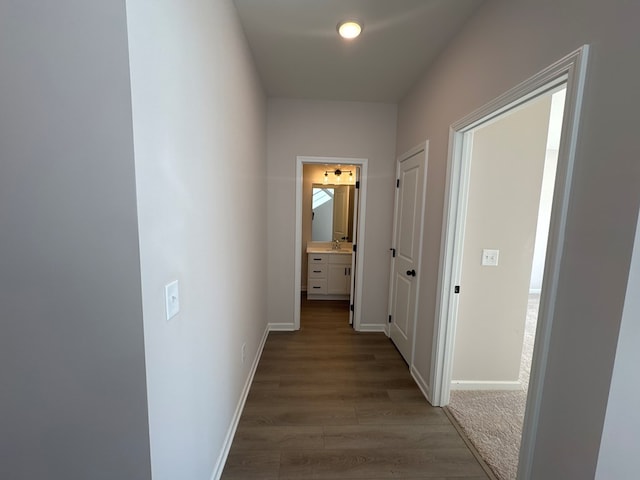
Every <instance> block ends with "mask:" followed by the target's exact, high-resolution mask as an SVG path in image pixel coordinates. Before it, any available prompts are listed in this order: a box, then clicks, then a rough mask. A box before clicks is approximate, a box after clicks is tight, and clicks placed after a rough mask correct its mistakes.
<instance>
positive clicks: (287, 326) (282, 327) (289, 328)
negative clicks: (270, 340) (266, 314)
mask: <svg viewBox="0 0 640 480" xmlns="http://www.w3.org/2000/svg"><path fill="white" fill-rule="evenodd" d="M295 329H296V328H295V326H294V325H293V323H270V324H269V331H270V332H293V331H294V330H295Z"/></svg>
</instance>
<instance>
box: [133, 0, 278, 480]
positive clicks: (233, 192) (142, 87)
mask: <svg viewBox="0 0 640 480" xmlns="http://www.w3.org/2000/svg"><path fill="white" fill-rule="evenodd" d="M127 18H128V27H129V37H130V55H131V89H132V99H133V119H134V121H133V131H134V144H135V168H136V183H137V195H138V218H139V229H140V252H141V266H142V302H143V310H144V331H145V347H146V359H147V384H148V396H149V423H150V425H149V427H150V441H151V463H152V470H153V478H154V479H155V480H161V479H168V480H169V479H171V480H174V479H178V478H184V479H208V478H211V477H212V472H218V471H219V470H220V469H221V467H222V464H221V463H222V460H223V458H222V456H221V453H222V451H223V447H224V441H225V438H226V435H227V433H228V432H229V428H230V426H231V422H232V418H233V415H234V413H235V410H236V408H237V406H238V401H239V400H240V396H241V392H242V389H243V387H244V385H245V382H246V381H247V378H248V375H249V371H250V367H251V364H252V362H253V360H254V358H255V356H256V354H257V350H258V347H259V344H260V341H261V339H262V337H263V335H264V334H265V330H266V324H267V323H266V315H265V310H266V291H267V289H266V284H267V279H266V257H267V252H266V239H265V233H266V221H267V220H266V219H267V210H266V183H265V177H266V160H265V157H266V135H265V132H266V99H265V96H264V93H263V91H262V88H261V87H260V84H259V81H258V78H257V75H256V73H255V71H254V68H253V64H252V59H251V55H250V53H249V51H248V48H247V45H246V42H245V38H244V35H243V32H242V29H241V27H240V25H239V23H238V19H237V16H236V13H235V9H234V6H233V4H232V2H231V1H230V0H218V1H209V0H194V1H190V2H176V1H174V0H160V1H154V2H149V1H145V0H130V1H128V2H127ZM174 279H177V280H178V281H179V284H180V297H181V311H180V313H179V314H178V315H177V316H176V317H174V318H173V319H171V320H170V321H168V322H167V321H166V319H165V311H164V285H166V284H167V283H169V282H170V281H172V280H174ZM244 343H246V361H245V363H244V364H243V363H242V361H241V359H242V355H241V348H242V345H243V344H244Z"/></svg>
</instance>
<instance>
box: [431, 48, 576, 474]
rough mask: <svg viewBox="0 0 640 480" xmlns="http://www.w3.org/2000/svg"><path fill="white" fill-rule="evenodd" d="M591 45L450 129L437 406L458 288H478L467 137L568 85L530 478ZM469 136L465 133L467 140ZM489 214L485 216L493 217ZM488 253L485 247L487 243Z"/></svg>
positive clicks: (449, 364) (527, 454) (529, 422)
mask: <svg viewBox="0 0 640 480" xmlns="http://www.w3.org/2000/svg"><path fill="white" fill-rule="evenodd" d="M587 54H588V47H587V46H586V45H585V46H583V47H581V48H580V49H578V50H576V51H575V52H573V53H571V54H569V55H567V56H566V57H564V58H562V59H560V60H559V61H557V62H556V63H554V64H553V65H551V66H549V67H548V68H546V69H544V70H543V71H541V72H539V73H538V74H536V75H534V76H533V77H531V78H530V79H528V80H526V81H525V82H523V83H522V84H520V85H518V86H516V87H514V88H513V89H511V90H510V91H508V92H506V93H505V94H503V95H501V96H500V97H498V98H496V99H495V100H493V101H492V102H490V103H488V104H487V105H485V106H483V107H482V108H480V109H478V110H477V111H475V112H473V113H471V114H469V115H468V116H467V117H465V118H463V119H462V120H460V121H458V122H456V123H455V124H453V125H452V126H451V142H450V145H451V148H450V153H449V155H450V156H449V167H448V171H447V192H446V195H445V202H446V203H445V215H444V218H443V238H442V254H441V255H442V256H441V268H440V274H439V283H438V290H439V298H438V304H437V305H436V323H435V329H434V330H435V331H434V339H433V341H434V353H433V357H432V363H431V381H430V387H431V391H432V392H433V395H432V403H433V404H434V405H439V406H446V405H447V404H448V403H449V400H450V386H451V380H452V373H453V345H454V339H455V333H456V319H457V315H458V308H459V298H460V292H461V291H462V290H463V289H465V288H467V289H468V288H472V289H473V287H474V285H469V284H467V285H466V286H465V285H463V284H462V283H461V267H462V256H463V255H462V251H463V245H464V243H463V242H464V221H465V219H466V215H467V205H468V193H469V192H468V185H469V174H470V165H469V163H468V162H465V160H464V159H465V158H467V159H468V149H469V147H470V144H469V142H468V141H467V142H465V135H466V134H467V132H470V131H472V130H473V129H474V128H476V127H478V126H479V125H482V124H488V122H491V121H494V120H495V119H497V118H499V117H500V116H501V115H502V114H504V113H505V112H507V111H510V110H514V109H517V108H520V107H522V106H523V105H524V104H526V103H527V102H528V101H530V100H532V99H534V98H537V97H539V96H540V95H542V94H544V93H546V92H549V91H551V90H553V89H555V88H557V87H559V86H560V85H562V84H565V85H566V89H567V90H566V102H565V107H564V118H563V122H562V135H561V140H560V145H559V154H558V167H557V173H556V181H555V186H554V192H553V201H552V212H551V219H550V227H549V235H548V246H547V253H546V259H545V266H544V275H543V276H544V286H543V288H542V292H541V294H540V308H539V313H538V321H537V328H536V334H535V349H534V352H533V358H532V368H531V377H530V381H529V390H528V394H527V399H526V408H525V416H524V425H523V429H522V441H521V447H520V455H519V463H518V470H517V471H518V478H519V479H522V480H527V479H529V478H530V476H531V466H532V459H533V449H534V445H535V437H536V430H537V425H538V419H539V412H540V405H541V402H542V393H543V385H544V375H545V366H546V358H547V353H548V350H549V342H550V336H551V335H550V334H551V324H552V320H553V318H554V314H555V299H556V293H557V284H558V277H559V272H560V261H561V258H562V254H563V247H564V241H563V239H564V231H565V226H566V218H567V211H568V205H569V198H570V186H571V175H572V169H573V162H574V158H575V151H576V139H577V131H578V123H579V122H578V121H579V117H580V110H581V102H582V92H583V90H584V83H585V77H586V65H587ZM467 140H468V137H467ZM489 213H490V212H488V213H487V214H489ZM483 250H485V249H484V248H483ZM486 250H487V252H481V255H482V256H481V258H480V259H479V260H481V261H482V259H484V258H485V256H486V261H488V262H495V261H496V260H497V261H498V262H500V253H499V252H495V251H493V252H492V250H496V248H493V247H488V248H486Z"/></svg>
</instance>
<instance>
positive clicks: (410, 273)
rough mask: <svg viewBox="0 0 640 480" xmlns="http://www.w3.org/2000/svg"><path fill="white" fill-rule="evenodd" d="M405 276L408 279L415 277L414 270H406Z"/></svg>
mask: <svg viewBox="0 0 640 480" xmlns="http://www.w3.org/2000/svg"><path fill="white" fill-rule="evenodd" d="M407 275H408V276H410V277H415V276H416V271H415V270H407Z"/></svg>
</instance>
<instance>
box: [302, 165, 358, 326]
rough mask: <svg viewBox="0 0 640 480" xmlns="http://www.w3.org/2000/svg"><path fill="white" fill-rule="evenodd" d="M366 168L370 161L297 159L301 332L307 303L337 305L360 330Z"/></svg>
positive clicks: (350, 322)
mask: <svg viewBox="0 0 640 480" xmlns="http://www.w3.org/2000/svg"><path fill="white" fill-rule="evenodd" d="M366 167H367V160H366V159H354V158H336V157H298V158H297V172H296V242H295V269H296V271H295V277H296V278H295V312H294V328H295V329H296V330H298V329H299V328H300V315H301V306H302V303H303V302H302V300H303V299H304V300H305V303H304V304H305V305H307V306H308V305H309V301H311V302H334V305H335V306H336V307H339V308H343V309H344V310H345V311H346V313H347V318H348V319H349V320H348V321H349V324H351V325H352V326H353V328H354V329H356V330H358V328H359V325H360V298H361V291H362V286H361V282H360V279H361V278H362V258H361V257H362V250H363V249H362V245H363V241H364V238H363V236H362V232H364V225H363V224H364V205H365V198H366Z"/></svg>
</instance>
